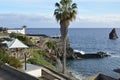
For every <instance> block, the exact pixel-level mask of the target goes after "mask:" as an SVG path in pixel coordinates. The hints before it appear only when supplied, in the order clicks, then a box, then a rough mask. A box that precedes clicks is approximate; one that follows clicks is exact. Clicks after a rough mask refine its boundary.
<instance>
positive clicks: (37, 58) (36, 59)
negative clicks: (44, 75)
mask: <svg viewBox="0 0 120 80" xmlns="http://www.w3.org/2000/svg"><path fill="white" fill-rule="evenodd" d="M43 54H44V53H43V52H42V51H39V50H38V51H35V52H34V54H33V57H32V58H30V59H28V61H27V62H28V63H31V64H36V65H37V64H42V65H44V66H47V67H49V68H51V69H55V66H53V65H52V64H51V63H50V62H48V61H47V60H45V59H44V56H43Z"/></svg>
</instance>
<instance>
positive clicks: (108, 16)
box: [0, 0, 120, 28]
mask: <svg viewBox="0 0 120 80" xmlns="http://www.w3.org/2000/svg"><path fill="white" fill-rule="evenodd" d="M56 2H59V0H0V26H6V27H10V28H11V27H12V28H13V27H21V26H22V25H26V26H28V28H31V27H37V28H41V27H42V28H46V27H49V28H50V27H56V28H57V27H59V23H57V22H56V21H55V18H54V16H53V13H54V9H55V6H54V4H55V3H56ZM73 2H75V3H77V6H78V10H77V11H78V14H77V18H76V20H75V21H74V22H72V23H71V25H70V27H71V28H72V27H78V28H82V27H88V28H90V27H96V28H97V27H105V28H107V27H120V9H119V8H120V0H73Z"/></svg>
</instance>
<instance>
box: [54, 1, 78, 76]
mask: <svg viewBox="0 0 120 80" xmlns="http://www.w3.org/2000/svg"><path fill="white" fill-rule="evenodd" d="M55 6H56V9H55V10H54V16H55V17H56V20H57V22H59V24H60V32H61V38H62V40H63V52H64V53H63V70H62V72H63V73H64V74H65V73H66V39H67V33H68V26H69V25H70V22H71V21H73V20H74V19H75V18H76V14H77V11H76V9H77V5H76V3H72V0H61V1H60V2H59V3H56V4H55Z"/></svg>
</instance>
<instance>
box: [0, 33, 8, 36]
mask: <svg viewBox="0 0 120 80" xmlns="http://www.w3.org/2000/svg"><path fill="white" fill-rule="evenodd" d="M8 35H9V34H8V33H7V32H4V33H3V32H1V33H0V36H8Z"/></svg>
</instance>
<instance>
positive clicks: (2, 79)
mask: <svg viewBox="0 0 120 80" xmlns="http://www.w3.org/2000/svg"><path fill="white" fill-rule="evenodd" d="M0 80H21V79H20V78H19V77H17V76H15V75H13V74H11V73H9V72H7V71H5V70H2V69H0Z"/></svg>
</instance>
